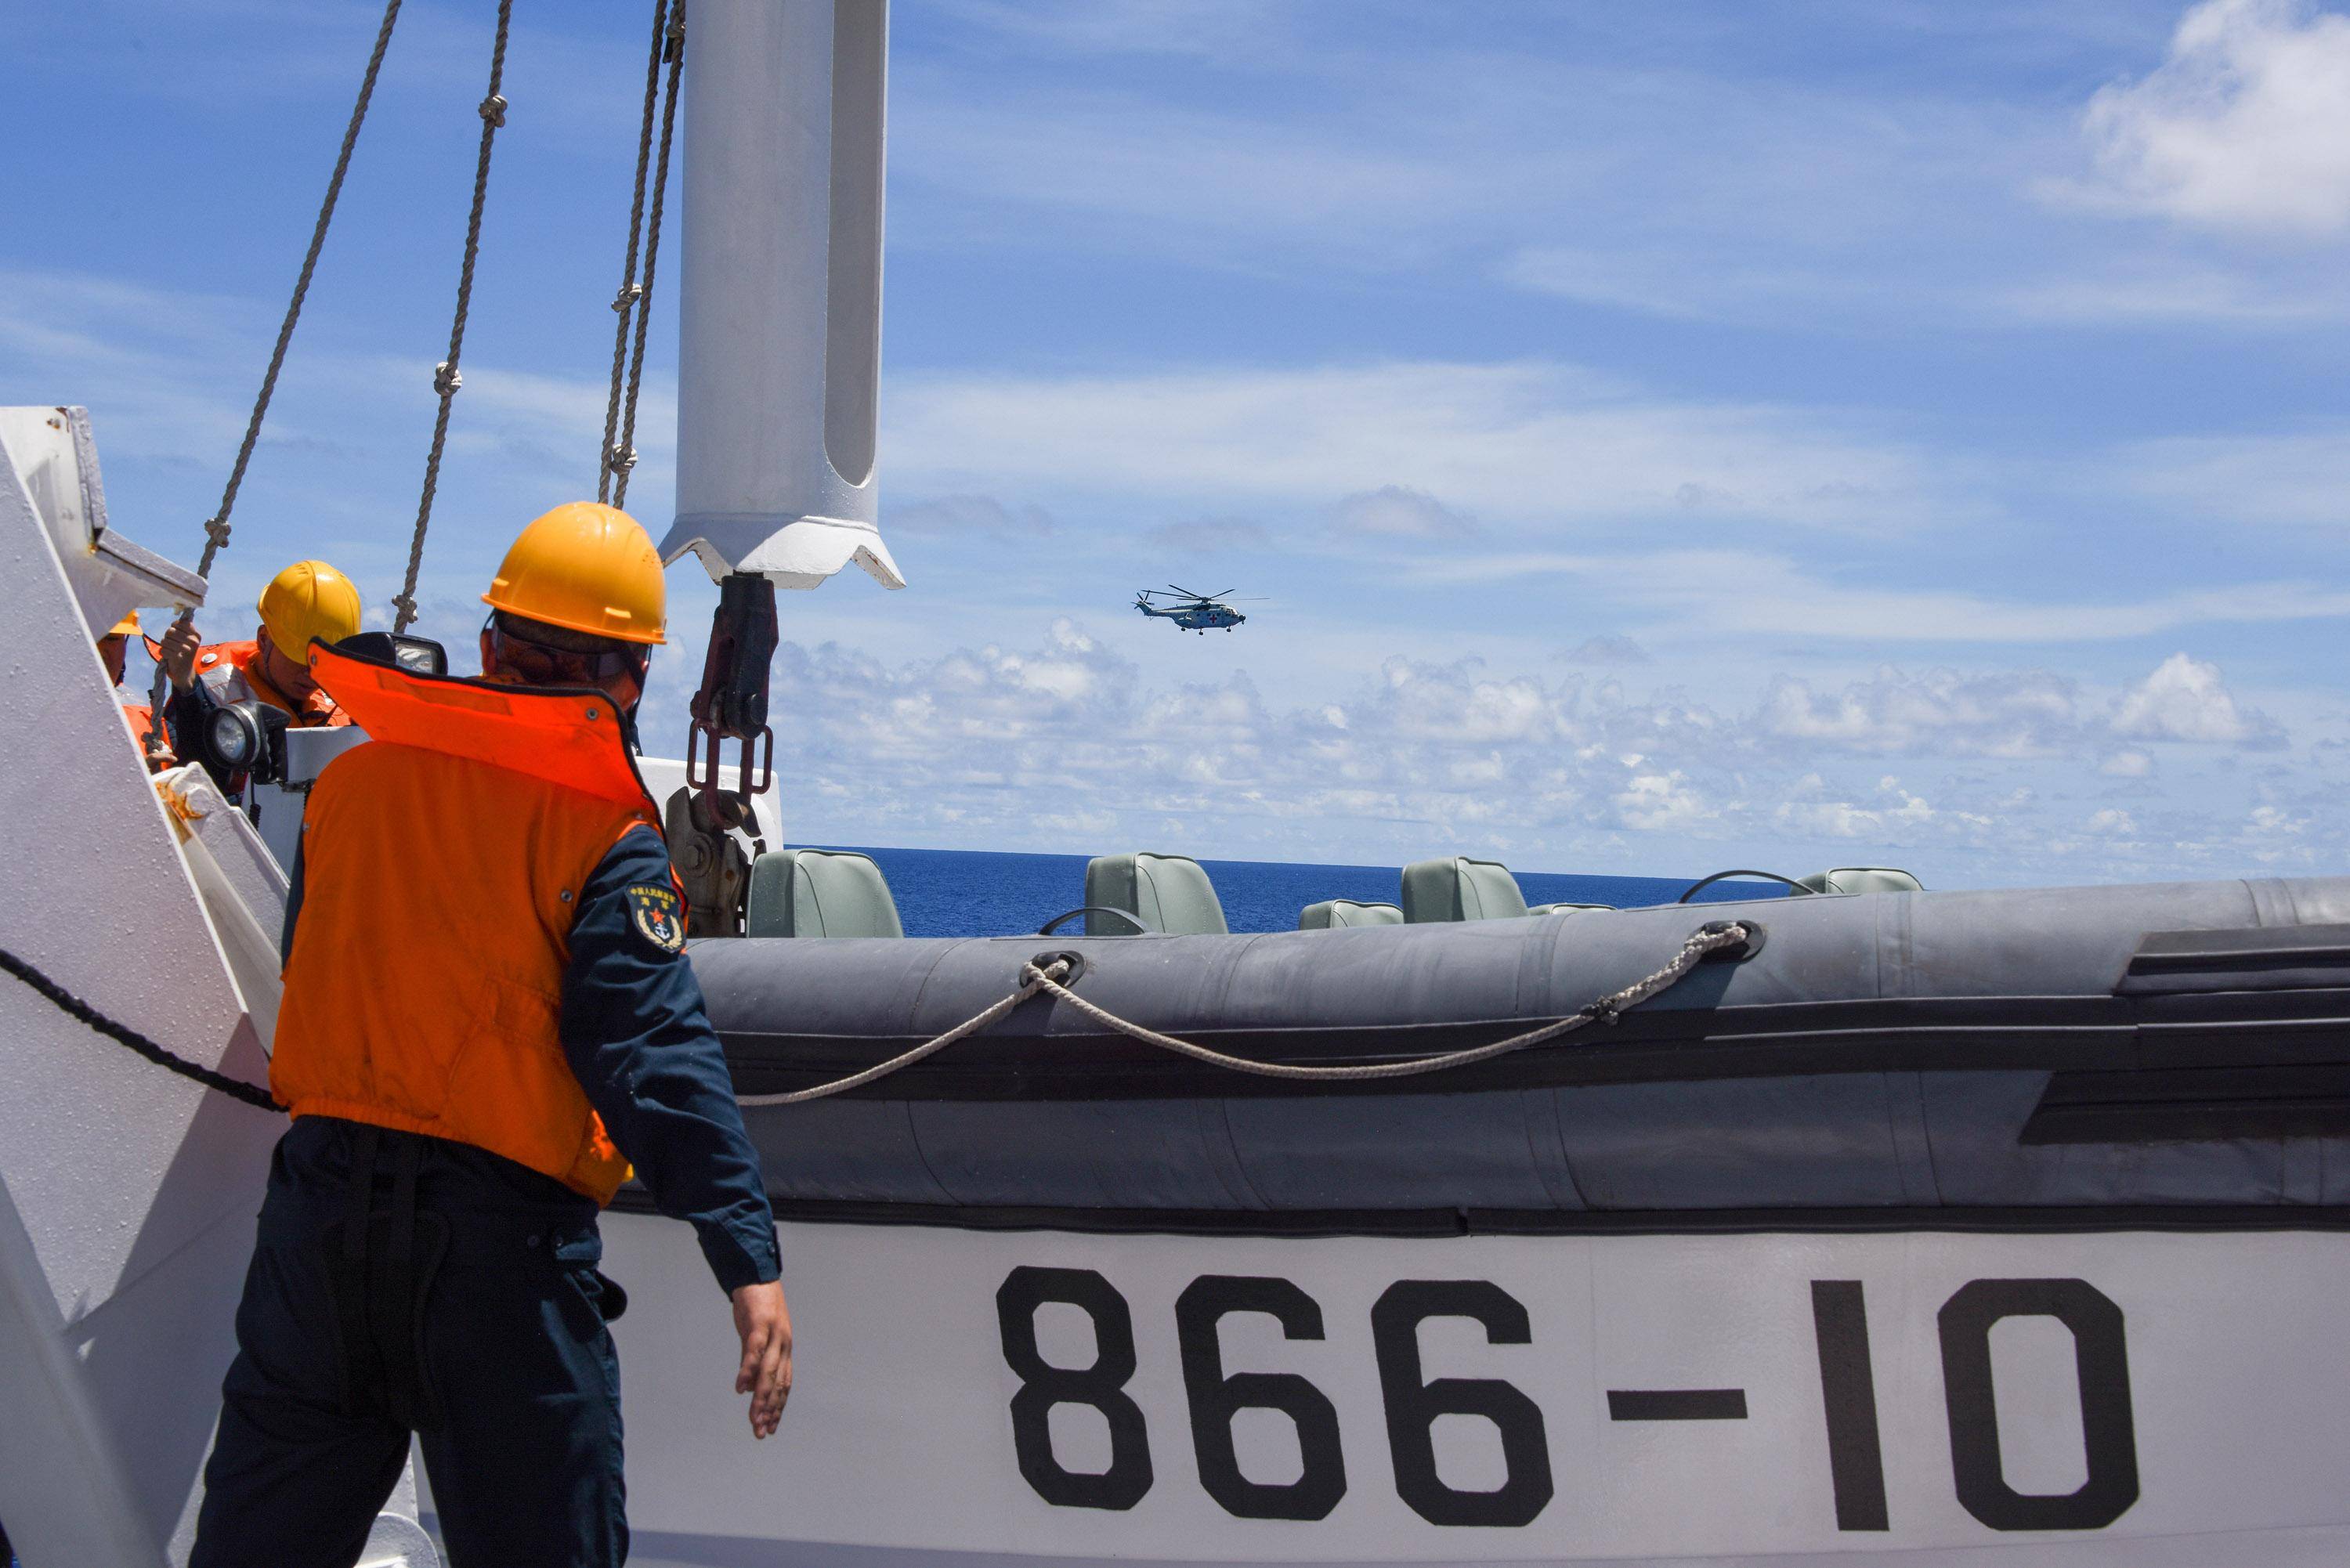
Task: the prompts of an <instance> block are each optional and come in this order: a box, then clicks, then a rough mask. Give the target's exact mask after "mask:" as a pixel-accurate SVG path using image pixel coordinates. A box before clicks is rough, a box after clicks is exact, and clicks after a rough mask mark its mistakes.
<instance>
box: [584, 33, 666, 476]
mask: <svg viewBox="0 0 2350 1568" xmlns="http://www.w3.org/2000/svg"><path fill="white" fill-rule="evenodd" d="M668 33H669V0H653V41H652V44H651V47H650V48H649V49H648V50H647V51H646V55H645V107H644V112H643V114H642V115H641V116H640V117H639V119H638V121H637V182H636V188H635V189H634V190H633V191H632V192H630V193H629V243H628V246H627V248H626V250H625V252H624V253H623V254H622V255H621V258H620V291H619V293H618V294H616V295H614V296H612V314H613V315H614V316H615V317H618V319H617V320H616V321H614V322H613V324H612V389H611V393H610V395H609V396H608V397H607V398H606V399H605V400H604V444H603V445H602V446H601V447H600V448H598V452H597V458H596V499H597V500H598V501H609V500H611V499H612V474H613V472H614V471H615V468H616V467H617V466H618V465H619V462H620V452H619V448H618V447H616V446H615V445H614V444H613V440H614V438H615V437H616V436H618V435H619V431H620V386H621V380H622V378H623V377H624V376H625V375H626V373H627V369H628V361H629V317H630V316H631V315H633V314H634V313H635V310H636V305H637V301H638V300H639V299H641V298H642V297H644V292H645V291H644V290H643V289H642V288H640V287H639V286H638V284H637V248H638V246H639V244H642V242H643V239H644V229H645V171H646V170H647V168H648V167H650V160H651V158H652V152H653V104H654V101H655V99H658V98H659V97H660V67H661V40H662V39H663V38H664V37H666V36H668Z"/></svg>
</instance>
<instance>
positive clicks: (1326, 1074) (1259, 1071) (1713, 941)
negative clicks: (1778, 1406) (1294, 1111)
mask: <svg viewBox="0 0 2350 1568" xmlns="http://www.w3.org/2000/svg"><path fill="white" fill-rule="evenodd" d="M1748 935H1749V933H1748V931H1747V929H1746V927H1744V926H1743V925H1741V924H1740V923H1739V922H1737V921H1735V920H1716V921H1714V922H1712V923H1711V924H1709V925H1705V926H1700V927H1699V928H1698V929H1696V930H1694V931H1692V932H1690V936H1689V940H1687V941H1684V942H1683V943H1681V946H1680V950H1679V952H1677V953H1675V954H1674V955H1673V957H1672V960H1671V961H1670V962H1669V963H1667V964H1666V965H1665V966H1664V967H1663V968H1661V969H1659V970H1658V971H1655V972H1654V973H1652V974H1648V975H1645V976H1643V977H1642V978H1640V979H1638V980H1636V981H1633V982H1632V983H1631V984H1630V985H1627V986H1626V987H1624V988H1623V989H1622V990H1621V991H1613V992H1608V993H1607V995H1606V996H1603V997H1601V998H1600V999H1599V1000H1598V1001H1596V1002H1592V1003H1591V1004H1590V1005H1589V1006H1587V1007H1585V1008H1582V1009H1580V1010H1579V1011H1577V1012H1570V1013H1568V1014H1567V1015H1566V1016H1565V1017H1564V1018H1561V1019H1558V1020H1555V1022H1553V1023H1544V1024H1541V1025H1539V1026H1537V1027H1535V1028H1533V1029H1529V1030H1526V1031H1525V1032H1523V1033H1518V1034H1513V1035H1511V1036H1510V1037H1509V1038H1507V1039H1505V1040H1496V1041H1493V1042H1492V1044H1485V1045H1472V1046H1469V1047H1466V1048H1464V1049H1462V1050H1459V1051H1446V1052H1443V1053H1440V1054H1437V1055H1434V1056H1416V1057H1413V1058H1412V1059H1410V1060H1409V1061H1405V1062H1372V1063H1364V1064H1348V1065H1333V1066H1322V1065H1308V1064H1297V1063H1289V1062H1258V1061H1253V1060H1251V1059H1250V1058H1248V1057H1246V1056H1234V1055H1232V1054H1228V1053H1226V1052H1222V1051H1218V1050H1215V1049H1213V1048H1212V1047H1210V1046H1206V1045H1201V1044H1195V1043H1193V1042H1191V1041H1189V1040H1179V1039H1177V1038H1176V1037H1175V1036H1174V1035H1172V1034H1162V1033H1159V1031H1158V1030H1156V1029H1152V1028H1149V1026H1147V1025H1145V1024H1140V1023H1135V1022H1134V1021H1133V1020H1131V1019H1127V1018H1120V1017H1119V1016H1118V1014H1117V1013H1115V1012H1110V1011H1109V1009H1107V1008H1106V1007H1102V1006H1098V1005H1097V1004H1096V1003H1094V1002H1090V1001H1088V1000H1087V999H1086V998H1085V997H1082V996H1080V995H1078V994H1077V993H1076V992H1075V991H1074V990H1072V989H1070V987H1069V986H1068V985H1067V984H1066V981H1068V980H1069V978H1070V975H1069V963H1068V961H1067V960H1066V959H1055V960H1054V961H1052V962H1051V963H1049V964H1045V965H1044V966H1042V967H1039V966H1038V965H1037V964H1036V963H1035V961H1033V960H1032V961H1029V962H1027V963H1024V964H1022V965H1021V966H1020V983H1019V985H1018V987H1017V988H1016V989H1014V991H1012V992H1010V993H1009V994H1007V995H1005V996H1003V998H1001V999H999V1000H998V1001H997V1002H994V1003H993V1005H992V1006H989V1007H987V1008H985V1009H983V1011H981V1012H976V1013H974V1014H972V1016H971V1017H969V1018H967V1019H965V1020H963V1021H962V1023H958V1024H956V1025H955V1026H954V1027H953V1028H952V1029H950V1030H948V1031H947V1032H946V1033H943V1034H941V1035H939V1036H937V1037H936V1038H935V1039H931V1040H926V1041H924V1042H923V1043H922V1044H920V1045H917V1046H915V1047H914V1048H913V1049H912V1050H910V1051H907V1052H903V1053H901V1054H898V1055H896V1056H892V1057H890V1058H889V1060H888V1061H886V1062H879V1063H876V1064H874V1065H872V1066H870V1067H868V1068H866V1069H865V1070H864V1071H862V1072H859V1073H852V1074H850V1075H848V1076H847V1077H845V1078H836V1079H834V1080H833V1081H832V1082H830V1083H828V1084H817V1085H814V1086H813V1087H811V1088H806V1089H795V1090H792V1091H791V1092H789V1093H787V1094H776V1095H742V1096H737V1098H738V1100H739V1101H740V1103H741V1104H742V1105H743V1106H746V1107H751V1108H757V1107H762V1106H796V1105H803V1104H805V1103H806V1102H807V1101H809V1100H821V1099H825V1098H827V1097H828V1096H833V1095H839V1094H846V1093H847V1092H848V1091H849V1090H851V1089H856V1088H861V1087H863V1086H864V1085H867V1084H870V1083H873V1082H874V1081H876V1080H877V1079H880V1078H886V1077H888V1076H889V1075H890V1074H892V1073H896V1072H899V1071H900V1070H902V1069H904V1068H907V1067H910V1066H912V1065H913V1064H915V1063H917V1062H920V1061H921V1060H922V1059H923V1058H924V1057H926V1056H931V1055H935V1054H937V1053H939V1052H941V1051H943V1050H945V1049H946V1048H947V1047H948V1046H950V1045H951V1044H954V1043H955V1042H956V1041H958V1040H962V1039H967V1038H969V1037H970V1036H971V1035H972V1034H975V1033H978V1032H979V1031H980V1030H982V1029H984V1028H986V1027H987V1026H988V1025H989V1024H991V1023H994V1022H995V1021H996V1020H997V1019H999V1018H1002V1017H1003V1016H1004V1015H1005V1014H1007V1013H1009V1012H1011V1011H1012V1010H1013V1009H1014V1008H1015V1007H1017V1006H1019V1005H1020V1004H1021V1003H1022V1002H1025V1001H1027V1000H1028V999H1029V998H1030V997H1032V996H1036V995H1039V994H1048V995H1050V996H1052V997H1054V998H1055V1000H1057V1001H1060V1002H1066V1003H1068V1004H1069V1005H1070V1006H1071V1007H1073V1008H1075V1009H1076V1011H1077V1012H1079V1013H1082V1014H1083V1015H1084V1016H1086V1017H1087V1018H1089V1019H1091V1020H1093V1021H1094V1022H1095V1023H1098V1024H1100V1025H1101V1026H1102V1027H1104V1028H1105V1029H1108V1030H1111V1031H1112V1032H1114V1033H1119V1034H1123V1035H1125V1036H1127V1037H1128V1039H1131V1040H1139V1041H1140V1042H1141V1043H1142V1044H1145V1045H1153V1046H1156V1047H1158V1048H1159V1050H1161V1051H1171V1052H1174V1053H1175V1054H1177V1055H1180V1056H1189V1057H1191V1059H1192V1060H1193V1061H1195V1062H1204V1063H1206V1064H1208V1065H1209V1066H1211V1067H1221V1068H1222V1069H1224V1070H1225V1071H1227V1072H1232V1073H1246V1074H1250V1075H1253V1076H1256V1077H1261V1078H1287V1079H1291V1080H1293V1081H1303V1082H1309V1083H1339V1084H1345V1083H1356V1084H1359V1083H1366V1082H1369V1081H1372V1080H1375V1079H1380V1078H1409V1077H1415V1076H1418V1075H1420V1074H1423V1073H1441V1072H1444V1071H1446V1070H1448V1069H1450V1068H1453V1067H1467V1066H1471V1065H1474V1064H1477V1063H1480V1062H1490V1061H1492V1059H1493V1058H1495V1057H1496V1056H1506V1055H1508V1054H1510V1053H1512V1052H1513V1051H1523V1050H1524V1049H1525V1048H1526V1047H1528V1046H1530V1045H1541V1044H1546V1043H1548V1042H1550V1041H1553V1040H1556V1039H1558V1038H1560V1037H1561V1036H1563V1035H1566V1034H1571V1033H1575V1031H1576V1030H1578V1029H1582V1028H1586V1027H1587V1026H1588V1025H1591V1024H1594V1023H1602V1024H1612V1023H1615V1022H1616V1021H1617V1019H1618V1018H1619V1017H1621V1016H1622V1015H1623V1014H1624V1013H1626V1012H1629V1011H1631V1010H1632V1009H1633V1008H1635V1007H1638V1006H1639V1005H1640V1004H1641V1003H1642V1002H1647V1001H1648V1000H1650V999H1651V998H1653V997H1657V996H1661V995H1662V994H1664V993H1665V992H1668V991H1670V990H1671V989H1672V988H1673V987H1674V986H1676V985H1678V984H1679V983H1680V981H1681V980H1682V978H1683V977H1684V976H1686V975H1687V974H1688V973H1689V972H1690V971H1691V970H1693V969H1695V968H1696V967H1697V966H1698V965H1699V964H1700V963H1702V962H1703V961H1705V959H1706V956H1707V955H1708V954H1710V953H1715V952H1721V951H1726V950H1730V949H1732V948H1738V947H1742V946H1744V945H1745V943H1746V941H1747V938H1748Z"/></svg>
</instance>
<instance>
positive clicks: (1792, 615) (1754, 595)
mask: <svg viewBox="0 0 2350 1568" xmlns="http://www.w3.org/2000/svg"><path fill="white" fill-rule="evenodd" d="M1416 569H1417V570H1419V571H1420V572H1422V573H1423V574H1424V575H1425V576H1429V577H1430V578H1432V579H1435V580H1439V581H1446V582H1462V583H1475V582H1496V581H1512V580H1516V579H1520V578H1524V577H1530V576H1570V577H1576V578H1581V579H1584V580H1586V581H1587V582H1588V583H1590V584H1591V585H1592V586H1593V587H1594V589H1595V590H1596V591H1604V592H1605V593H1606V594H1607V596H1608V597H1609V598H1610V599H1611V600H1612V601H1614V602H1616V603H1618V604H1633V605H1639V606H1643V607H1648V608H1650V609H1656V610H1666V611H1670V612H1672V613H1673V615H1674V616H1675V618H1676V619H1677V622H1678V627H1677V629H1679V630H1682V631H1685V632H1710V633H1713V634H1717V635H1723V634H1731V633H1739V632H1752V633H1768V634H1773V635H1778V636H1787V637H1801V638H1804V639H1807V640H1813V639H1850V640H1857V641H1865V642H1894V643H1900V642H1959V643H1969V642H1971V643H2066V642H2102V641H2111V640H2116V639H2124V638H2135V637H2147V636H2150V635H2154V634H2156V633H2160V632H2166V631H2171V630H2175V629H2177V628H2181V627H2187V626H2194V625H2199V624H2203V623H2206V622H2215V621H2243V622H2256V621H2293V620H2310V619H2317V618H2327V617H2334V616H2342V615H2350V591H2345V590H2344V589H2340V588H2329V587H2317V586H2315V585H2314V584H2311V583H2308V582H2305V581H2292V582H2269V583H2243V584H2238V585H2232V586H2226V587H2213V588H2202V589H2194V590H2189V591H2185V592H2178V593H2171V594H2165V595H2160V596H2158V597H2152V598H2145V599H2140V600H2137V602H2135V603H2132V602H2123V603H2104V604H2098V603H2082V602H2080V601H2077V600H2074V601H2064V600H2053V601H2044V602H2033V601H2029V600H2020V599H2002V598H1991V597H1986V596H1984V595H1981V594H1977V593H1970V592H1965V591H1961V590H1956V589H1944V588H1900V587H1875V586H1865V585H1863V586H1856V585H1849V584H1845V583H1838V582H1832V581H1827V580H1825V579H1824V578H1822V577H1820V576H1815V575H1814V574H1813V573H1811V572H1810V571H1807V570H1805V569H1804V567H1802V566H1799V565H1798V564H1797V563H1795V562H1794V561H1792V560H1790V559H1788V558H1786V557H1784V556H1767V555H1763V554H1760V553H1757V552H1753V551H1745V550H1666V551H1660V552H1658V553H1656V554H1653V555H1644V556H1579V555H1563V554H1550V553H1538V552H1526V553H1522V554H1505V553H1489V554H1483V555H1472V556H1466V557H1463V558H1461V559H1456V560H1449V561H1441V562H1434V563H1429V564H1426V565H1423V566H1419V567H1417V568H1416Z"/></svg>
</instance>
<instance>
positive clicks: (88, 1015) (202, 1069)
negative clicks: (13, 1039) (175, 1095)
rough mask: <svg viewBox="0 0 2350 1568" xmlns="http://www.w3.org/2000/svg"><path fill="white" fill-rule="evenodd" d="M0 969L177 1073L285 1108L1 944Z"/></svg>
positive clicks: (268, 1107) (236, 1096) (270, 1107)
mask: <svg viewBox="0 0 2350 1568" xmlns="http://www.w3.org/2000/svg"><path fill="white" fill-rule="evenodd" d="M0 970H6V971H8V972H9V973H10V974H13V975H15V976H16V978H17V979H18V980H21V981H24V982H25V983H26V985H28V986H31V987H32V988H33V989H34V990H35V991H36V992H39V993H40V994H41V995H42V997H43V998H44V999H46V1000H47V1002H49V1003H50V1004H51V1005H53V1006H54V1007H56V1008H57V1011H58V1012H63V1013H65V1014H67V1015H68V1017H71V1018H74V1019H77V1020H78V1021H79V1022H81V1023H86V1024H88V1026H89V1027H90V1028H92V1029H95V1030H96V1031H98V1032H99V1033H100V1034H103V1035H105V1036H106V1037H107V1038H108V1039H109V1040H113V1041H117V1042H119V1043H120V1044H124V1045H128V1046H130V1049H132V1050H133V1051H136V1052H138V1053H139V1054H140V1055H141V1056H144V1057H146V1058H147V1060H149V1061H150V1062H152V1063H154V1064H155V1065H157V1066H158V1067H161V1068H164V1069H166V1070H168V1071H170V1072H173V1073H177V1074H178V1075H180V1076H182V1078H192V1079H194V1080H195V1081H196V1082H197V1083H199V1084H202V1085H203V1086H204V1087H205V1088H207V1089H218V1090H219V1091H220V1092H221V1093H222V1094H224V1095H226V1096H228V1097H229V1098H230V1099H232V1100H243V1101H244V1103H245V1104H246V1105H248V1106H258V1107H259V1108H260V1109H262V1110H265V1111H275V1110H281V1109H283V1108H284V1107H282V1106H279V1105H278V1103H277V1102H276V1100H274V1099H272V1098H270V1096H269V1091H268V1090H266V1089H265V1088H262V1087H261V1086H260V1085H257V1084H248V1083H246V1082H245V1081H244V1079H242V1078H232V1077H230V1076H229V1075H226V1074H225V1073H215V1072H213V1070H212V1069H211V1068H210V1067H207V1066H205V1065H203V1064H202V1063H200V1062H191V1061H189V1060H188V1059H187V1058H186V1057H185V1056H178V1055H174V1054H172V1053H171V1052H169V1051H167V1050H165V1049H164V1048H163V1047H162V1046H161V1045H158V1044H155V1042H153V1041H152V1040H150V1039H148V1038H147V1036H145V1035H144V1034H141V1033H139V1032H138V1031H137V1030H135V1029H132V1028H130V1027H129V1026H128V1025H126V1024H121V1023H116V1022H115V1021H114V1020H113V1019H111V1018H109V1017H107V1016H106V1014H104V1013H103V1012H99V1010H98V1009H96V1008H95V1007H92V1006H91V1005H90V1004H89V1003H88V1002H84V1001H83V1000H82V999H81V998H80V997H78V996H76V995H75V994H74V993H73V992H69V991H68V990H67V989H66V988H65V987H64V986H61V985H59V984H58V983H57V981H53V980H51V979H50V978H49V977H48V976H47V975H45V974H43V973H42V972H41V971H39V970H37V969H35V968H34V967H33V966H32V965H31V964H28V963H26V961H24V960H23V959H20V958H18V957H17V956H16V954H15V953H12V952H10V951H8V950H6V949H5V948H0Z"/></svg>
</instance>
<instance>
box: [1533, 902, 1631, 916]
mask: <svg viewBox="0 0 2350 1568" xmlns="http://www.w3.org/2000/svg"><path fill="white" fill-rule="evenodd" d="M1615 907H1616V906H1615V905H1613V904H1529V905H1527V906H1526V913H1527V914H1529V915H1555V914H1556V913H1558V911H1560V910H1561V909H1614V908H1615Z"/></svg>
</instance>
